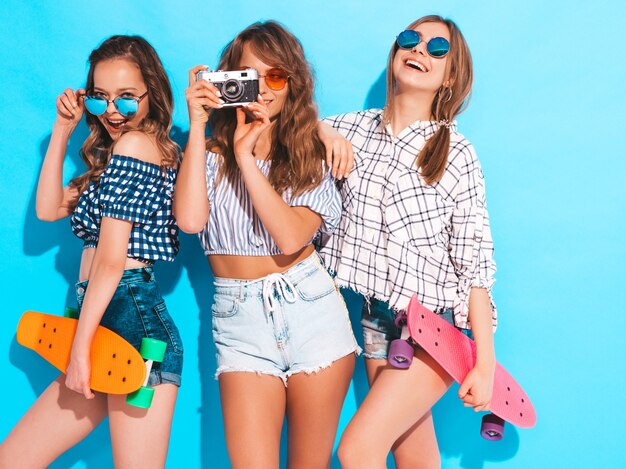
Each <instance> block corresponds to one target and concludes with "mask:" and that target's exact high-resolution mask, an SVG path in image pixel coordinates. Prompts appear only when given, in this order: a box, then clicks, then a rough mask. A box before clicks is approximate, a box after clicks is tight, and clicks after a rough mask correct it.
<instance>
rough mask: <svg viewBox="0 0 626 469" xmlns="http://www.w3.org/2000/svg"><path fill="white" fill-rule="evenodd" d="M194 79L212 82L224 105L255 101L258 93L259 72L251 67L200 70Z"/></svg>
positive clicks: (233, 105)
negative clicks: (230, 69) (210, 70)
mask: <svg viewBox="0 0 626 469" xmlns="http://www.w3.org/2000/svg"><path fill="white" fill-rule="evenodd" d="M196 80H206V81H208V82H210V83H213V84H214V85H215V86H216V87H217V89H218V90H220V93H222V100H223V101H224V103H225V104H224V107H236V106H242V105H244V104H246V103H251V102H255V101H256V100H257V96H258V95H259V74H258V73H257V71H256V70H255V69H253V68H247V69H245V70H233V71H223V70H217V71H215V72H209V71H207V70H202V71H200V72H198V73H197V74H196Z"/></svg>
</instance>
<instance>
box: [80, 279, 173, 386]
mask: <svg viewBox="0 0 626 469" xmlns="http://www.w3.org/2000/svg"><path fill="white" fill-rule="evenodd" d="M88 284H89V281H88V280H85V281H84V282H79V283H77V284H76V299H77V301H78V311H79V313H80V310H81V308H82V306H83V301H84V299H85V293H86V292H87V288H88ZM100 325H101V326H104V327H106V328H107V329H111V330H112V331H113V332H115V333H117V334H119V335H121V336H122V337H124V339H126V340H127V341H128V342H129V343H130V344H132V346H133V347H135V348H136V349H137V350H139V347H140V346H141V339H142V338H144V337H150V338H153V339H158V340H162V341H164V342H165V343H166V344H167V348H166V349H165V357H164V358H163V361H162V362H161V363H154V364H153V365H152V371H151V372H150V376H149V378H148V385H150V386H156V385H157V384H162V383H171V384H175V385H176V386H180V377H181V374H182V371H183V343H182V341H181V339H180V334H179V333H178V328H177V327H176V325H175V324H174V321H173V320H172V318H171V317H170V314H169V313H168V312H167V307H166V306H165V301H163V297H162V296H161V291H160V290H159V287H158V286H157V284H156V282H155V280H154V273H153V271H152V267H142V268H139V269H128V270H125V271H124V274H123V275H122V278H121V280H120V283H119V285H118V286H117V289H116V290H115V293H114V294H113V298H111V301H110V302H109V305H108V306H107V309H106V311H105V312H104V315H103V316H102V320H101V321H100Z"/></svg>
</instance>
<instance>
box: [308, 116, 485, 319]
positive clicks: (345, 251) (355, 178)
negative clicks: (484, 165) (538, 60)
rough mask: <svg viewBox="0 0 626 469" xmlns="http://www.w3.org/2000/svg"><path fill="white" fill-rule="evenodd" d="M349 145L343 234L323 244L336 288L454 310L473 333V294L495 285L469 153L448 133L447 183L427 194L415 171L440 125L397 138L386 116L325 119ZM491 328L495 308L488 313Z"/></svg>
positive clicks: (477, 173)
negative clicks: (352, 165)
mask: <svg viewBox="0 0 626 469" xmlns="http://www.w3.org/2000/svg"><path fill="white" fill-rule="evenodd" d="M325 122H326V123H328V124H329V125H332V126H333V127H334V128H335V129H336V130H337V131H338V132H339V133H341V134H342V135H343V136H344V137H346V138H347V139H348V140H350V141H351V142H352V144H353V146H354V151H355V168H354V170H353V171H352V172H351V173H350V175H349V176H348V177H347V179H345V180H344V181H343V182H341V183H340V184H339V185H340V192H341V195H342V199H343V214H342V219H341V222H340V224H339V228H338V229H337V230H336V231H335V232H334V233H333V234H332V235H327V236H324V237H323V238H322V239H321V240H320V241H318V243H317V247H318V250H319V251H320V254H321V256H322V259H323V260H324V262H325V264H326V266H327V267H328V269H329V270H330V271H331V272H333V273H334V274H335V275H336V281H337V283H338V285H339V286H342V287H346V288H350V289H352V290H355V291H357V292H359V293H362V294H363V295H365V296H366V297H376V298H378V299H381V300H383V301H387V302H388V303H389V305H390V306H391V307H392V308H394V309H396V310H403V309H406V307H407V305H408V303H409V300H410V298H411V296H412V295H413V294H414V293H417V295H418V298H419V300H420V301H421V302H422V304H424V306H426V307H427V308H429V309H431V310H432V311H439V310H441V309H443V308H453V309H454V317H455V323H456V325H457V326H458V327H462V328H469V327H470V326H469V322H468V303H469V293H470V289H471V288H472V287H478V288H486V289H487V290H488V291H489V294H490V295H491V287H492V285H493V282H494V278H493V274H494V272H495V263H494V262H493V242H492V239H491V230H490V228H489V217H488V215H487V207H486V199H485V185H484V179H483V173H482V170H481V167H480V164H479V162H478V159H477V158H476V154H475V153H474V149H473V147H472V144H471V143H470V142H469V141H468V140H467V139H465V137H463V135H461V134H460V133H458V132H457V131H456V127H455V126H452V128H451V129H450V130H451V132H450V134H451V135H450V154H449V155H448V164H447V166H446V170H445V173H444V175H443V177H442V179H441V181H439V182H438V183H436V184H434V185H432V186H429V185H427V184H426V183H425V182H424V180H423V179H422V177H421V176H420V171H419V170H418V169H417V168H416V166H415V160H416V157H417V154H418V153H419V151H420V150H421V149H422V148H423V146H424V143H425V141H426V139H428V138H429V137H431V136H432V135H433V134H434V133H435V131H436V130H437V126H438V124H437V123H435V122H430V121H418V122H415V123H413V124H412V125H410V126H409V127H407V128H406V129H404V130H403V131H402V132H401V133H400V134H399V135H398V136H397V137H394V136H393V134H392V132H391V129H390V128H389V126H385V125H383V123H382V111H381V110H378V109H376V110H368V111H362V112H355V113H349V114H342V115H339V116H336V117H330V118H327V119H325ZM491 308H492V317H493V326H494V328H495V327H496V324H497V320H496V308H495V305H494V304H493V302H492V303H491Z"/></svg>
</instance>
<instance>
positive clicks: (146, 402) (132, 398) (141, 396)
mask: <svg viewBox="0 0 626 469" xmlns="http://www.w3.org/2000/svg"><path fill="white" fill-rule="evenodd" d="M153 396H154V389H152V388H149V387H147V386H141V387H140V388H139V389H137V390H136V391H135V392H132V393H130V394H129V395H128V396H126V403H127V404H128V405H132V406H134V407H140V408H142V409H149V408H150V404H152V397H153Z"/></svg>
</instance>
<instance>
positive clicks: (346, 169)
mask: <svg viewBox="0 0 626 469" xmlns="http://www.w3.org/2000/svg"><path fill="white" fill-rule="evenodd" d="M318 135H319V136H320V140H321V141H322V143H323V144H324V147H325V148H326V164H327V165H328V167H329V168H330V170H331V174H332V176H333V177H334V178H337V179H343V178H344V177H347V176H348V174H350V171H352V168H354V150H353V149H352V143H350V141H349V140H347V139H346V138H344V136H343V135H341V134H340V133H339V132H337V131H336V130H335V129H334V128H332V127H331V126H330V125H328V124H326V123H324V122H320V123H319V125H318Z"/></svg>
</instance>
